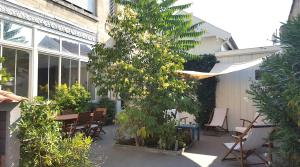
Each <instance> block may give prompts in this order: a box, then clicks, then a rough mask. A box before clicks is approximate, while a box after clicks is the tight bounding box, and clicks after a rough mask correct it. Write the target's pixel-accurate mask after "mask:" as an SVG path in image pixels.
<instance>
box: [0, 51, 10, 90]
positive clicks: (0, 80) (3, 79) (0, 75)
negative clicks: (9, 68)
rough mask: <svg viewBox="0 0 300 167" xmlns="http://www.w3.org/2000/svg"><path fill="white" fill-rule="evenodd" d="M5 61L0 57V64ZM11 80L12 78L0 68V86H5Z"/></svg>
mask: <svg viewBox="0 0 300 167" xmlns="http://www.w3.org/2000/svg"><path fill="white" fill-rule="evenodd" d="M4 61H5V59H4V57H0V64H1V63H3V62H4ZM11 80H12V77H11V75H10V74H8V73H7V72H6V69H5V68H0V85H1V84H5V83H7V82H9V81H11Z"/></svg>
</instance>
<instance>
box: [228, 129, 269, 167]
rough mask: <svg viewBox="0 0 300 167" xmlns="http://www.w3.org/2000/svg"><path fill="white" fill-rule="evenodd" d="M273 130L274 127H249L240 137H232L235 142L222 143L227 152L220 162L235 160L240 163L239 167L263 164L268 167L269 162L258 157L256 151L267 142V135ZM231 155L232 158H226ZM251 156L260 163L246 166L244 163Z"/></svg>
mask: <svg viewBox="0 0 300 167" xmlns="http://www.w3.org/2000/svg"><path fill="white" fill-rule="evenodd" d="M273 129H274V126H272V125H253V124H251V125H249V126H248V128H247V129H246V131H245V132H244V133H243V134H242V135H239V136H233V137H234V138H235V140H236V141H235V142H234V143H224V146H225V148H226V149H227V152H226V154H225V156H224V157H223V159H222V161H224V160H232V159H236V160H238V161H240V166H241V167H244V166H246V165H258V164H265V165H266V166H268V165H269V161H268V160H266V159H265V158H263V157H262V156H261V155H259V154H258V153H257V152H256V150H257V149H258V148H260V147H262V146H263V145H264V144H265V143H266V142H267V140H268V138H269V135H270V134H271V132H272V131H273ZM231 154H232V155H233V156H234V157H233V158H228V156H229V155H231ZM252 154H254V155H255V156H257V157H258V158H259V159H260V160H262V162H261V163H255V164H247V163H246V162H245V161H246V160H247V158H248V157H249V156H250V155H252Z"/></svg>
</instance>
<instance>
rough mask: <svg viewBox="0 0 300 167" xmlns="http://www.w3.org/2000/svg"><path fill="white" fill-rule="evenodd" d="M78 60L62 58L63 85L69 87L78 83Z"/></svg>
mask: <svg viewBox="0 0 300 167" xmlns="http://www.w3.org/2000/svg"><path fill="white" fill-rule="evenodd" d="M78 73H79V72H78V60H71V59H66V58H62V60H61V83H62V84H67V85H68V86H70V85H73V84H74V83H76V82H78Z"/></svg>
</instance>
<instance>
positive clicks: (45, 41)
mask: <svg viewBox="0 0 300 167" xmlns="http://www.w3.org/2000/svg"><path fill="white" fill-rule="evenodd" d="M36 38H37V42H38V47H40V48H44V49H50V50H54V51H59V50H60V49H59V48H60V41H59V37H57V36H55V35H51V34H48V33H44V32H41V31H39V32H38V33H37V37H36Z"/></svg>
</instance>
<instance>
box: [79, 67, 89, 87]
mask: <svg viewBox="0 0 300 167" xmlns="http://www.w3.org/2000/svg"><path fill="white" fill-rule="evenodd" d="M80 83H81V85H83V86H84V87H85V88H86V89H87V88H88V82H87V63H86V62H80Z"/></svg>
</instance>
